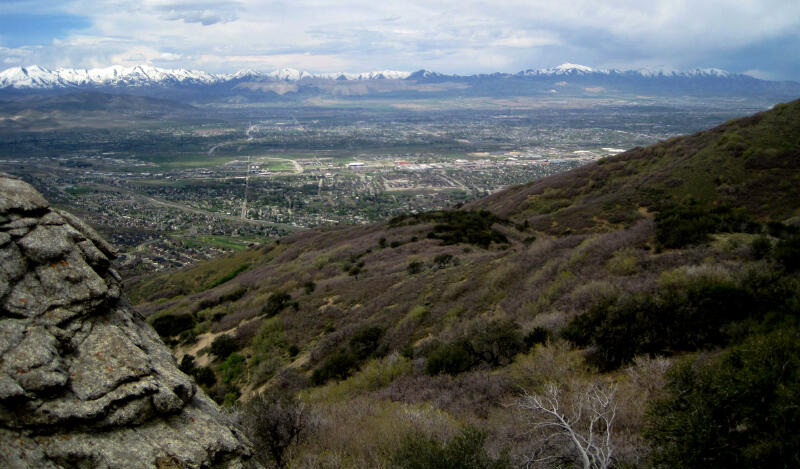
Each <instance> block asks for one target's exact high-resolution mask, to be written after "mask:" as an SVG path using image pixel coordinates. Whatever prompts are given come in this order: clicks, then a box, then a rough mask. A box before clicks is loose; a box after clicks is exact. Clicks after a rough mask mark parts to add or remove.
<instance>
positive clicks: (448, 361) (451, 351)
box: [425, 339, 476, 375]
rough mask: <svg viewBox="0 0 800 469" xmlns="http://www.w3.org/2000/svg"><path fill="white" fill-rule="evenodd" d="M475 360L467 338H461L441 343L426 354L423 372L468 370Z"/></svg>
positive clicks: (458, 371)
mask: <svg viewBox="0 0 800 469" xmlns="http://www.w3.org/2000/svg"><path fill="white" fill-rule="evenodd" d="M475 362H476V359H475V354H474V352H473V350H472V346H471V345H470V343H469V342H468V341H467V340H464V339H461V340H457V341H455V342H451V343H448V344H442V345H440V346H439V347H437V348H435V349H434V350H433V351H431V353H430V354H429V355H428V362H427V363H426V364H425V373H427V374H429V375H438V374H441V373H447V374H451V375H455V374H458V373H461V372H464V371H467V370H469V369H470V368H472V366H473V365H474V364H475Z"/></svg>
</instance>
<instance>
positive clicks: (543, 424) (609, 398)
mask: <svg viewBox="0 0 800 469" xmlns="http://www.w3.org/2000/svg"><path fill="white" fill-rule="evenodd" d="M615 393H616V386H615V385H599V384H592V385H589V386H587V387H584V388H582V389H578V390H576V391H571V390H570V389H568V388H565V387H562V386H559V385H557V384H555V383H548V384H547V385H546V386H545V390H544V392H542V393H525V395H524V396H523V397H522V398H521V399H520V400H519V401H518V402H517V407H518V408H519V409H520V410H521V411H522V412H524V413H526V414H527V415H529V430H528V432H529V433H530V434H531V435H533V436H534V438H536V440H537V442H538V444H537V445H536V446H535V447H534V449H533V451H532V452H530V453H529V454H527V455H526V456H524V458H523V461H521V463H522V465H523V466H524V467H551V466H552V465H553V463H558V462H561V463H567V464H570V463H572V464H575V463H578V464H580V465H581V466H582V467H583V468H584V469H607V468H608V467H610V466H611V465H612V464H613V462H614V444H613V443H612V437H611V435H612V427H613V425H614V419H615V418H616V411H617V406H616V403H615V402H614V396H615Z"/></svg>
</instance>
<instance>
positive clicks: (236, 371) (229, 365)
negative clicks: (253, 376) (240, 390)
mask: <svg viewBox="0 0 800 469" xmlns="http://www.w3.org/2000/svg"><path fill="white" fill-rule="evenodd" d="M245 366H246V363H245V359H244V355H242V354H241V353H236V352H234V353H231V354H230V355H228V358H226V359H225V361H223V362H222V363H220V364H219V372H220V375H221V376H222V382H223V383H225V384H230V383H232V382H234V381H236V380H237V379H238V378H239V377H240V376H242V373H244V369H245Z"/></svg>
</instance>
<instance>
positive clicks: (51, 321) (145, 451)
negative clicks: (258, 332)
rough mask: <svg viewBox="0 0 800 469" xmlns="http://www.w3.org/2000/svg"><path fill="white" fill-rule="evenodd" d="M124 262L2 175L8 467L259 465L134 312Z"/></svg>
mask: <svg viewBox="0 0 800 469" xmlns="http://www.w3.org/2000/svg"><path fill="white" fill-rule="evenodd" d="M114 254H115V249H114V248H113V247H112V246H110V245H109V244H108V243H106V242H105V241H103V240H102V239H101V238H99V236H98V235H97V234H96V233H95V232H94V231H93V230H92V229H91V228H89V227H87V226H86V225H85V224H83V223H82V222H81V221H80V220H78V219H76V218H75V217H73V216H72V215H70V214H68V213H66V212H61V211H58V210H53V209H50V208H49V206H48V203H47V202H46V201H45V200H44V199H43V198H42V196H41V195H40V194H39V193H37V192H36V191H35V190H34V189H33V188H32V187H31V186H29V185H27V184H26V183H24V182H22V181H20V180H18V179H15V178H12V177H10V176H7V175H4V174H0V302H1V303H0V354H1V355H0V446H2V447H3V451H2V453H0V461H1V462H2V463H1V464H0V465H2V466H3V467H5V468H29V467H41V468H56V467H96V468H167V467H211V466H213V467H226V468H245V467H259V466H258V465H257V464H255V463H253V462H251V461H250V457H251V452H250V449H249V443H248V442H247V441H246V439H245V438H243V436H242V435H241V433H240V432H239V431H238V430H237V429H236V428H235V427H234V426H233V425H232V424H231V423H230V422H229V421H228V419H227V418H226V417H225V416H223V415H222V413H221V412H220V410H219V408H218V407H217V406H216V405H215V404H214V403H213V402H212V401H211V400H210V399H209V398H208V397H207V396H206V395H205V393H204V392H203V391H202V390H199V389H198V388H197V387H196V386H195V384H194V383H193V382H192V380H191V379H190V378H189V377H188V376H186V375H185V374H183V373H181V372H180V371H179V370H178V368H177V366H176V364H175V361H174V359H173V357H172V355H171V353H170V351H169V349H167V348H166V347H165V346H164V344H163V342H161V340H160V339H159V338H158V336H157V335H156V334H155V333H154V331H153V330H152V329H151V328H150V327H149V326H148V325H147V324H146V323H145V322H144V321H143V318H142V317H141V316H140V315H139V314H138V313H137V312H136V311H134V310H133V309H132V308H131V306H130V304H129V302H128V300H127V299H126V298H125V296H124V295H123V294H122V291H121V289H120V284H119V276H118V274H116V272H115V271H114V269H113V268H111V267H110V259H112V258H113V257H114Z"/></svg>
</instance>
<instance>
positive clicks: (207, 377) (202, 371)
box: [192, 366, 217, 388]
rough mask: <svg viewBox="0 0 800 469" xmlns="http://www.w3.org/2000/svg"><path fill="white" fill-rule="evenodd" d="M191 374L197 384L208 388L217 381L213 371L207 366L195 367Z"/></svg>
mask: <svg viewBox="0 0 800 469" xmlns="http://www.w3.org/2000/svg"><path fill="white" fill-rule="evenodd" d="M192 376H194V379H195V381H197V384H199V385H201V386H205V387H206V388H210V387H211V386H213V385H214V384H216V382H217V376H216V375H215V374H214V371H213V370H212V369H211V368H209V367H207V366H200V367H197V368H195V369H194V374H193V375H192Z"/></svg>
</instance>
